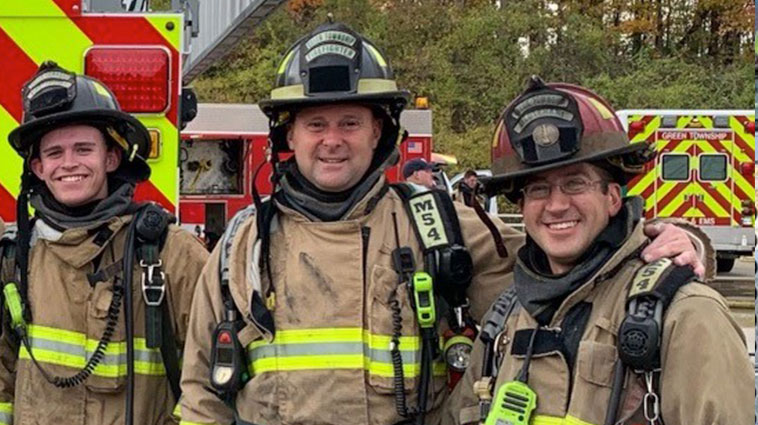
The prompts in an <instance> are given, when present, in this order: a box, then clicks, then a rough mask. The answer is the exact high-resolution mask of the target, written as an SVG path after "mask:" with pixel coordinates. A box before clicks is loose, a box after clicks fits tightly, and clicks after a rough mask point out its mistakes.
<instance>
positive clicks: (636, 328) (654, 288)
mask: <svg viewBox="0 0 758 425" xmlns="http://www.w3.org/2000/svg"><path fill="white" fill-rule="evenodd" d="M694 280H695V273H694V272H693V271H692V268H690V267H685V266H677V265H675V264H674V263H673V261H671V260H670V259H668V258H663V259H660V260H657V261H655V262H652V263H650V264H647V265H645V266H643V267H642V268H641V269H639V270H638V271H637V273H636V274H635V276H634V279H633V280H632V284H631V285H630V287H629V292H628V294H627V301H626V305H627V313H626V316H625V317H624V320H623V322H621V327H620V329H619V343H618V350H619V357H620V358H621V361H622V362H624V364H625V365H626V366H628V367H630V368H631V369H632V370H634V371H653V370H656V369H658V368H659V367H660V349H661V336H662V332H663V313H664V312H665V311H666V309H667V308H668V306H669V304H671V301H672V300H673V299H674V295H675V294H676V292H677V291H678V290H679V288H681V287H682V286H684V285H686V284H688V283H690V282H692V281H694Z"/></svg>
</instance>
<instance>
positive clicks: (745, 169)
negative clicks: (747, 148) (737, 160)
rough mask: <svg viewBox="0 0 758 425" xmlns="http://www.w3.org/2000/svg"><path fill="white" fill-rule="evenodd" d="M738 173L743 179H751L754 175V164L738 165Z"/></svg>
mask: <svg viewBox="0 0 758 425" xmlns="http://www.w3.org/2000/svg"><path fill="white" fill-rule="evenodd" d="M740 172H741V173H742V175H743V176H745V177H752V176H753V174H755V163H752V162H750V161H747V162H743V163H742V164H740Z"/></svg>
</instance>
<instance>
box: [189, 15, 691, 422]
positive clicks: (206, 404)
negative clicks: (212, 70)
mask: <svg viewBox="0 0 758 425" xmlns="http://www.w3.org/2000/svg"><path fill="white" fill-rule="evenodd" d="M393 78H394V77H393V74H392V70H391V69H390V67H389V64H388V63H387V60H386V58H385V57H384V56H382V54H381V53H380V52H379V50H378V49H377V48H376V47H375V46H374V45H373V44H372V43H371V42H370V41H368V40H367V39H365V38H364V37H363V36H361V35H360V34H358V33H356V32H354V31H352V30H351V29H349V28H348V27H346V26H345V25H342V24H339V23H329V24H326V25H323V26H321V27H319V28H317V29H316V30H314V31H313V32H312V33H311V34H309V35H307V36H306V37H304V38H302V39H300V40H299V41H297V42H296V44H295V45H294V46H293V47H292V48H291V49H290V50H289V51H288V52H287V54H286V55H285V57H284V60H283V62H282V63H281V65H280V66H279V68H278V72H277V79H276V87H275V88H274V89H273V90H272V92H271V99H270V100H266V101H263V102H261V107H262V109H263V111H264V112H265V113H266V114H268V116H269V118H270V119H271V132H270V138H271V141H272V161H273V162H274V169H275V170H277V171H278V172H277V173H276V174H275V175H274V182H275V187H276V189H275V192H274V195H273V197H272V199H271V200H268V201H264V202H257V204H258V205H256V206H255V208H254V209H253V208H249V209H247V210H245V211H244V212H242V213H240V215H238V216H237V217H235V218H234V219H233V220H232V221H231V222H230V224H229V227H228V229H227V232H226V234H225V235H224V237H222V239H221V241H220V242H219V245H218V246H217V248H216V249H215V251H214V252H213V254H212V255H211V260H210V261H209V263H208V266H207V267H206V268H205V270H204V273H203V275H202V277H201V278H200V281H199V282H198V288H197V293H196V294H195V297H194V301H193V307H192V318H191V320H190V329H189V334H188V340H187V345H186V349H185V356H184V365H185V368H184V370H183V375H182V388H183V390H184V395H183V400H182V404H181V407H182V409H181V416H182V422H181V423H182V424H186V425H197V424H204V425H205V424H218V425H227V424H229V423H232V422H234V423H236V424H238V425H242V424H258V425H282V424H304V425H322V424H332V425H339V424H345V425H347V424H349V425H369V424H373V425H378V424H381V425H392V424H396V423H405V424H434V423H437V422H438V421H439V413H440V410H439V408H440V406H441V404H442V402H443V400H444V398H445V393H446V387H447V385H446V368H445V360H447V365H448V370H451V371H452V370H457V371H458V372H460V371H461V370H462V369H463V368H465V359H466V357H465V352H466V349H467V345H466V336H467V335H470V334H471V333H468V332H471V331H472V330H471V323H470V320H467V314H466V313H467V311H466V307H467V306H470V311H469V312H470V314H471V316H472V317H474V318H480V317H481V315H482V314H483V313H484V311H485V310H486V308H487V306H489V305H490V304H491V303H492V300H494V297H496V293H499V292H501V291H502V289H503V287H502V286H501V283H502V276H503V274H504V273H506V272H508V271H510V270H511V268H512V265H513V260H514V256H513V255H512V254H513V253H515V249H516V248H517V247H518V246H519V245H521V244H522V243H523V238H522V235H521V234H519V233H518V232H515V231H514V230H511V229H507V228H504V227H503V225H502V224H501V225H499V226H497V227H496V225H495V224H492V229H493V230H490V228H488V227H487V225H486V224H485V223H483V222H482V220H480V219H479V218H478V216H477V215H476V213H475V212H474V211H473V210H471V209H470V208H466V207H464V206H463V205H460V204H457V205H454V204H453V203H452V202H451V200H450V198H449V196H448V195H447V193H445V192H440V191H423V192H419V193H413V192H412V191H411V190H410V189H412V188H410V187H409V186H410V185H403V186H401V187H390V186H389V185H388V184H387V182H386V181H385V179H384V171H385V169H387V168H388V167H390V166H392V165H393V164H395V162H396V160H397V157H398V155H399V152H398V150H397V144H398V143H399V142H400V141H402V139H403V133H404V132H403V131H402V129H401V128H400V126H399V117H400V112H401V111H402V110H403V108H404V107H405V105H406V103H407V100H408V93H407V92H404V91H400V90H398V89H397V85H396V83H395V81H394V79H393ZM287 150H292V151H293V152H294V156H293V157H292V158H291V159H290V160H288V161H286V162H284V163H279V162H278V160H277V158H278V155H279V154H280V153H281V152H284V151H287ZM409 192H411V193H409ZM414 223H415V224H414ZM419 229H422V230H419ZM669 230H671V231H672V232H675V233H679V234H678V235H674V234H672V233H669V236H660V237H659V238H658V239H660V240H661V241H668V242H661V243H660V244H659V248H662V251H660V252H663V253H664V254H663V255H678V254H679V253H680V252H681V251H683V250H689V252H687V253H686V254H684V255H685V257H687V256H691V255H694V252H692V249H691V245H690V242H689V240H688V239H687V237H686V236H685V233H684V232H682V231H680V230H674V229H673V227H671V228H670V229H669ZM493 233H494V234H495V236H493ZM417 234H418V235H421V237H417ZM493 239H495V240H497V242H495V241H493ZM676 241H679V242H684V243H683V244H682V245H680V244H679V242H676ZM422 245H424V246H425V247H426V249H423V248H422ZM498 245H499V246H500V247H499V249H500V252H498V248H496V247H497V246H498ZM658 255H661V254H660V253H659V254H658ZM469 282H470V285H469ZM435 295H436V296H435ZM443 304H445V305H446V307H445V306H443ZM414 306H415V307H414ZM440 339H444V341H442V342H443V343H444V344H445V345H446V346H445V349H444V350H439V347H440ZM469 347H470V346H469ZM441 351H442V352H445V353H446V354H447V355H446V356H440V355H439V353H440V352H441ZM459 354H460V355H459Z"/></svg>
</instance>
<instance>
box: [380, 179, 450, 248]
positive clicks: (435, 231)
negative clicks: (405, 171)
mask: <svg viewBox="0 0 758 425" xmlns="http://www.w3.org/2000/svg"><path fill="white" fill-rule="evenodd" d="M392 187H393V188H394V189H395V191H396V192H397V193H398V195H399V196H400V198H401V199H402V200H403V203H404V204H405V208H406V211H407V212H408V215H409V216H410V217H411V221H412V222H413V230H414V232H415V233H416V237H417V238H418V241H419V243H420V244H421V247H422V249H423V250H424V253H426V252H429V251H430V250H433V249H439V248H444V247H446V246H451V245H460V246H464V244H463V235H462V234H461V225H460V223H459V222H458V215H457V214H456V213H455V206H454V205H453V200H452V199H451V198H450V195H448V193H447V192H445V191H443V190H440V189H428V190H422V191H417V190H416V189H414V187H413V186H412V185H410V184H404V183H398V184H394V185H392Z"/></svg>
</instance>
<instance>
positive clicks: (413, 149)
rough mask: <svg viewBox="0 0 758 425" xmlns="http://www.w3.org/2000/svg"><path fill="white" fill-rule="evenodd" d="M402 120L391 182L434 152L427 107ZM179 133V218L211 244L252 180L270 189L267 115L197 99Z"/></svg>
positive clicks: (263, 190)
mask: <svg viewBox="0 0 758 425" xmlns="http://www.w3.org/2000/svg"><path fill="white" fill-rule="evenodd" d="M400 123H401V125H402V126H403V128H405V129H406V130H407V131H408V133H409V137H408V139H407V140H406V141H405V142H404V143H403V144H402V145H401V146H400V161H399V163H398V164H397V165H395V166H393V167H392V168H390V169H389V170H387V171H386V174H387V177H388V179H389V181H391V182H396V181H399V180H400V179H401V177H402V174H401V170H402V166H403V164H405V163H406V162H407V161H409V160H411V159H413V158H424V159H426V160H427V161H429V160H430V158H431V154H432V112H431V111H430V110H428V109H413V110H406V111H404V112H403V114H402V115H401V117H400ZM181 138H182V143H181V147H180V152H179V162H180V167H181V168H180V175H181V178H180V181H181V183H180V196H179V221H180V222H181V224H182V226H184V227H185V228H187V229H188V230H191V231H193V232H195V233H196V234H198V236H204V237H205V239H206V240H208V241H209V242H211V243H210V244H211V245H212V242H213V240H214V239H215V238H216V237H218V236H219V235H221V233H222V232H223V229H224V228H225V227H226V222H227V221H228V220H229V219H230V218H231V217H233V216H234V214H235V213H236V212H237V211H238V210H240V209H241V208H244V207H245V206H247V205H250V204H251V203H252V202H253V198H252V187H253V184H255V185H256V188H257V189H258V193H260V194H261V196H265V195H269V194H270V193H271V182H270V177H271V166H270V164H268V163H266V148H267V145H268V118H267V117H266V116H265V115H264V114H263V112H261V110H260V109H259V108H258V106H257V105H247V104H203V103H201V104H199V105H198V112H197V116H196V117H195V119H194V120H193V121H192V122H191V123H189V124H188V125H187V127H186V128H185V129H184V131H182V133H181ZM282 159H284V158H282ZM261 164H263V168H262V169H261V171H260V172H259V173H258V174H257V178H256V179H255V182H253V177H254V175H255V171H256V170H257V169H258V167H259V166H260V165H261Z"/></svg>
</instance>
